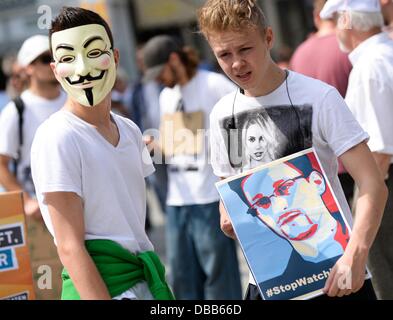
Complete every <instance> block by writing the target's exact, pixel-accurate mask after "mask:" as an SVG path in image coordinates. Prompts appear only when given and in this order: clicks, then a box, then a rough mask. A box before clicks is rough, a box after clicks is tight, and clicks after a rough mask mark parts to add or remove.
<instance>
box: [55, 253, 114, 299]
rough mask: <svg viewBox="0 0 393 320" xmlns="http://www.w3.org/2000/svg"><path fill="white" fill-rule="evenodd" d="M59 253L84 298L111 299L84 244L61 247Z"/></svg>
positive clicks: (81, 296)
mask: <svg viewBox="0 0 393 320" xmlns="http://www.w3.org/2000/svg"><path fill="white" fill-rule="evenodd" d="M58 253H59V257H60V260H61V262H62V263H63V265H64V267H65V268H66V269H67V271H68V273H69V275H70V277H71V279H72V282H73V284H74V286H75V288H76V290H77V291H78V293H79V296H80V298H81V299H82V300H108V299H111V297H110V295H109V292H108V289H107V287H106V285H105V283H104V281H103V280H102V277H101V276H100V274H99V272H98V270H97V267H96V266H95V264H94V262H93V260H92V258H91V257H90V255H89V253H88V252H87V250H86V248H85V247H84V246H83V245H74V246H70V247H68V248H65V247H63V248H61V247H60V248H58Z"/></svg>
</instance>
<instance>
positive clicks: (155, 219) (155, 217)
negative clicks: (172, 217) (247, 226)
mask: <svg viewBox="0 0 393 320" xmlns="http://www.w3.org/2000/svg"><path fill="white" fill-rule="evenodd" d="M147 201H148V203H149V207H150V220H151V224H152V229H151V231H150V232H149V237H150V240H151V241H152V242H153V245H154V248H155V250H156V253H157V254H158V255H159V256H160V258H161V259H162V261H163V262H164V263H165V265H166V269H167V271H168V272H170V270H169V268H168V266H167V263H166V248H165V215H164V214H163V213H162V212H161V210H160V207H159V205H158V201H157V198H156V196H155V194H154V192H152V191H150V190H148V193H147ZM237 253H238V259H239V263H240V275H241V281H242V290H243V295H244V292H245V290H246V288H247V284H248V266H247V263H246V261H245V259H244V256H243V253H242V251H241V249H240V247H239V246H238V250H237Z"/></svg>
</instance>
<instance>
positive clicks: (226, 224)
mask: <svg viewBox="0 0 393 320" xmlns="http://www.w3.org/2000/svg"><path fill="white" fill-rule="evenodd" d="M220 226H221V230H222V232H224V234H225V235H226V236H227V237H229V238H232V239H235V240H236V239H237V238H236V234H235V231H234V230H233V226H232V223H231V220H230V219H229V216H228V213H227V211H226V209H225V207H224V204H223V203H222V201H220Z"/></svg>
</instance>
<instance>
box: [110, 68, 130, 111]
mask: <svg viewBox="0 0 393 320" xmlns="http://www.w3.org/2000/svg"><path fill="white" fill-rule="evenodd" d="M131 94H132V93H131V87H130V85H129V78H128V75H127V73H126V71H125V70H124V69H123V68H121V67H118V68H117V73H116V80H115V85H114V86H113V89H112V111H113V112H114V113H116V114H118V115H121V116H123V117H126V118H130V114H129V105H130V103H131Z"/></svg>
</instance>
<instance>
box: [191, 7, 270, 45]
mask: <svg viewBox="0 0 393 320" xmlns="http://www.w3.org/2000/svg"><path fill="white" fill-rule="evenodd" d="M198 22H199V30H200V32H201V33H202V34H203V35H204V36H205V37H208V35H209V33H210V32H220V31H228V30H229V31H244V30H245V29H247V28H258V29H259V30H260V31H261V32H262V33H263V32H265V30H266V27H267V22H266V18H265V15H264V14H263V12H262V10H261V8H260V7H259V6H258V5H257V1H256V0H208V1H206V3H205V4H204V6H203V7H202V8H200V9H199V10H198Z"/></svg>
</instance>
